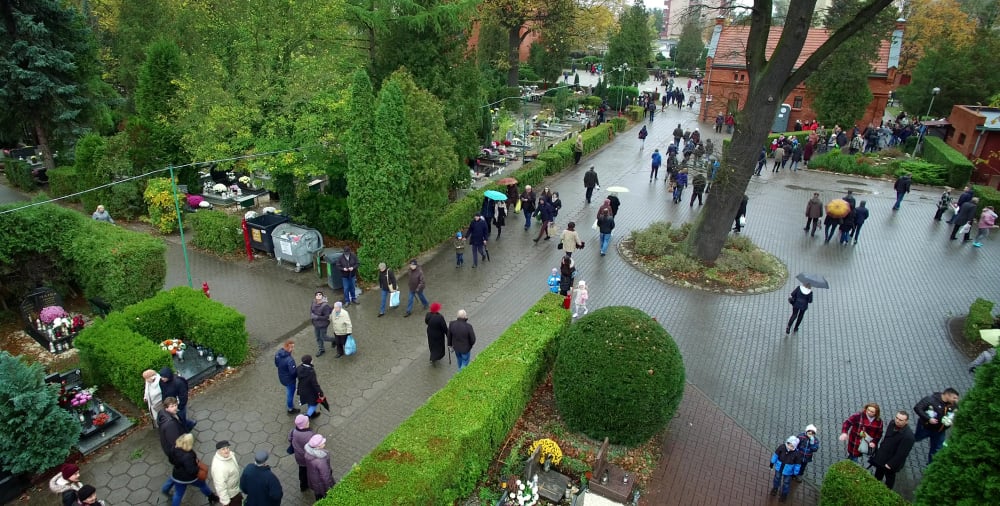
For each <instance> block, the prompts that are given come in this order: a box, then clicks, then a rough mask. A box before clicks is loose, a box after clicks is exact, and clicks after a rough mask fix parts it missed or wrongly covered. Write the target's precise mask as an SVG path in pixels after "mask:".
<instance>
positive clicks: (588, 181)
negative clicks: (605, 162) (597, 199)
mask: <svg viewBox="0 0 1000 506" xmlns="http://www.w3.org/2000/svg"><path fill="white" fill-rule="evenodd" d="M583 187H584V188H586V189H587V196H586V198H587V203H588V204H589V203H590V199H591V198H592V197H593V196H594V188H595V187H596V188H597V189H600V188H601V181H600V180H599V179H598V178H597V171H596V170H594V166H593V165H591V166H590V168H589V169H587V172H585V173H584V174H583Z"/></svg>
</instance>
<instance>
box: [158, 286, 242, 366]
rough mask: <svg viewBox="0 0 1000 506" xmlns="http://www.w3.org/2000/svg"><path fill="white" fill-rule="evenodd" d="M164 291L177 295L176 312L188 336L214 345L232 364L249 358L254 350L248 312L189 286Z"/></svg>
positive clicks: (201, 342)
mask: <svg viewBox="0 0 1000 506" xmlns="http://www.w3.org/2000/svg"><path fill="white" fill-rule="evenodd" d="M164 293H165V294H166V295H167V296H168V297H169V298H171V299H173V307H174V315H176V318H177V320H178V322H177V323H178V324H179V326H180V329H181V335H183V336H184V339H190V340H192V341H195V342H197V343H198V344H201V345H204V346H208V347H209V348H212V350H214V351H215V353H216V355H217V356H218V355H221V356H224V357H226V359H227V360H228V364H229V365H231V366H238V365H240V364H242V363H243V361H244V360H246V358H247V354H248V353H249V350H250V345H249V339H250V338H249V336H248V335H247V327H246V316H244V315H243V314H242V313H240V312H239V311H237V310H235V309H233V308H231V307H229V306H227V305H225V304H223V303H221V302H218V301H215V300H212V299H210V298H208V297H205V294H203V293H201V291H199V290H194V289H191V288H188V287H186V286H178V287H176V288H173V289H171V290H170V291H168V292H164ZM158 342H159V341H158Z"/></svg>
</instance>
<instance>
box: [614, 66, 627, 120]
mask: <svg viewBox="0 0 1000 506" xmlns="http://www.w3.org/2000/svg"><path fill="white" fill-rule="evenodd" d="M615 70H617V71H618V72H621V73H622V89H621V93H620V94H619V95H618V115H619V116H621V115H622V106H623V105H624V103H625V74H626V73H628V63H622V64H621V65H619V66H617V67H615Z"/></svg>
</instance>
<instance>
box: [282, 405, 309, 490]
mask: <svg viewBox="0 0 1000 506" xmlns="http://www.w3.org/2000/svg"><path fill="white" fill-rule="evenodd" d="M314 435H316V433H315V432H313V431H312V429H311V428H309V417H308V416H306V415H299V416H296V417H295V427H294V428H293V429H292V430H291V431H289V432H288V449H289V450H291V453H292V455H293V456H294V457H295V463H296V464H297V465H298V466H299V491H300V492H305V491H306V490H309V470H308V469H307V468H306V444H307V443H309V440H310V439H312V437H313V436H314Z"/></svg>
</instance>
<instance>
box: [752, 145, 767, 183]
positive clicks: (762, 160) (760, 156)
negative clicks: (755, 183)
mask: <svg viewBox="0 0 1000 506" xmlns="http://www.w3.org/2000/svg"><path fill="white" fill-rule="evenodd" d="M765 165H767V148H760V153H757V169H756V170H754V171H753V175H755V176H759V175H760V171H762V170H764V166H765Z"/></svg>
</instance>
